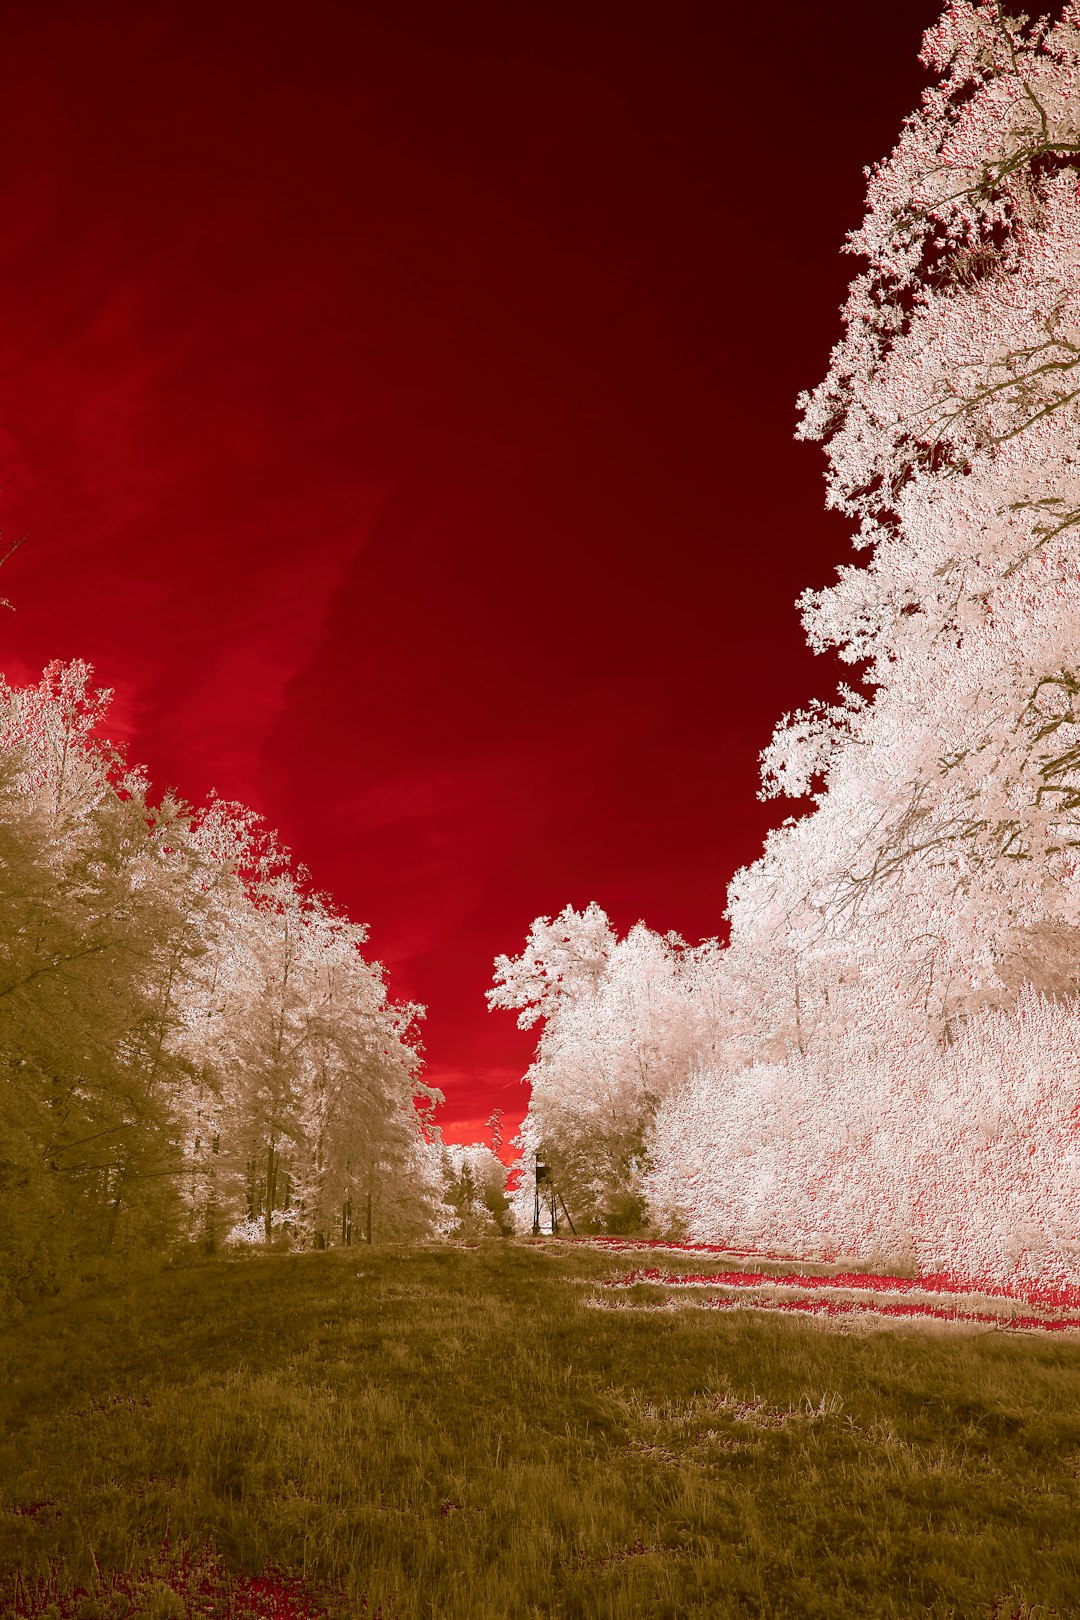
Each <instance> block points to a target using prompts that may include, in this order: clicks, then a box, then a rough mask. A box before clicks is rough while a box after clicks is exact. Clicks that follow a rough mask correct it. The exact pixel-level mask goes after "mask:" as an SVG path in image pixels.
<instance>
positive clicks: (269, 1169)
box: [263, 1142, 277, 1248]
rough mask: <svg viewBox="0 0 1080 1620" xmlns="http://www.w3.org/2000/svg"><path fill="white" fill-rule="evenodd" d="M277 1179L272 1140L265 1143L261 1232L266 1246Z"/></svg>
mask: <svg viewBox="0 0 1080 1620" xmlns="http://www.w3.org/2000/svg"><path fill="white" fill-rule="evenodd" d="M276 1180H277V1155H276V1154H275V1152H274V1144H273V1142H267V1144H266V1208H265V1209H264V1211H263V1232H264V1234H265V1237H266V1246H267V1248H269V1247H270V1239H271V1237H272V1235H273V1230H274V1193H275V1191H276V1188H275V1182H276Z"/></svg>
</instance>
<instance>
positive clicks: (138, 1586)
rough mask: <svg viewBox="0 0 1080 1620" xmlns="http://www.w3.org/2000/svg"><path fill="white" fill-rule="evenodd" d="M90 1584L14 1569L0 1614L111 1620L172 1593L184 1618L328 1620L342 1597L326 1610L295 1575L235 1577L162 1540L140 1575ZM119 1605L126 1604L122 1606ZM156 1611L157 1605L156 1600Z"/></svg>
mask: <svg viewBox="0 0 1080 1620" xmlns="http://www.w3.org/2000/svg"><path fill="white" fill-rule="evenodd" d="M94 1567H95V1570H96V1572H97V1574H96V1579H95V1580H94V1582H93V1584H92V1585H91V1586H74V1587H68V1586H67V1585H66V1583H65V1582H64V1581H63V1580H62V1569H61V1566H60V1564H59V1563H58V1562H57V1561H56V1560H52V1561H51V1562H50V1566H49V1572H48V1574H47V1575H44V1576H40V1577H38V1578H36V1579H32V1580H28V1579H27V1578H26V1577H25V1576H22V1575H21V1574H20V1572H19V1571H15V1573H14V1575H13V1576H7V1577H5V1578H3V1579H0V1609H2V1608H4V1606H5V1604H6V1605H7V1611H6V1612H10V1613H13V1614H14V1615H16V1616H17V1617H18V1620H41V1617H43V1616H45V1615H46V1614H48V1615H50V1616H51V1617H52V1620H86V1617H87V1616H91V1615H92V1616H100V1617H101V1620H111V1616H113V1615H115V1614H119V1613H122V1612H123V1613H126V1612H129V1610H130V1611H131V1612H134V1611H135V1610H137V1609H139V1608H144V1607H145V1606H146V1604H147V1602H148V1601H149V1600H150V1598H151V1595H152V1594H154V1593H157V1594H158V1595H159V1600H160V1596H161V1595H163V1593H172V1594H174V1595H175V1596H176V1597H178V1598H179V1599H180V1600H181V1602H182V1603H183V1604H184V1607H185V1609H186V1611H187V1613H188V1614H189V1615H203V1616H206V1617H207V1620H211V1617H212V1620H330V1616H331V1614H332V1613H335V1612H336V1613H338V1614H341V1613H343V1612H345V1611H344V1608H343V1604H344V1597H343V1595H342V1594H341V1593H335V1594H334V1595H333V1598H332V1599H331V1600H330V1602H331V1607H329V1608H328V1607H327V1605H326V1604H325V1603H323V1602H320V1601H319V1600H318V1599H317V1598H316V1597H315V1595H314V1593H312V1592H311V1591H310V1590H309V1589H308V1588H307V1586H306V1585H305V1583H304V1582H303V1581H301V1580H300V1579H299V1578H297V1577H296V1576H292V1575H285V1574H283V1573H282V1572H281V1571H279V1570H276V1569H272V1568H271V1569H266V1570H264V1571H263V1572H262V1573H261V1574H259V1575H249V1574H245V1573H240V1574H234V1573H232V1572H231V1571H230V1570H228V1569H227V1567H226V1565H225V1562H224V1559H223V1558H222V1557H221V1556H220V1554H218V1553H217V1552H215V1551H214V1550H213V1549H212V1548H210V1547H203V1548H200V1549H199V1550H198V1551H193V1550H192V1548H191V1547H190V1545H189V1544H188V1543H187V1542H186V1541H185V1542H181V1543H180V1545H179V1546H178V1547H177V1548H176V1549H173V1548H171V1547H170V1545H169V1539H168V1537H166V1539H165V1541H164V1542H163V1543H162V1546H161V1550H160V1552H159V1553H158V1555H157V1556H156V1557H155V1558H154V1559H153V1560H152V1561H151V1563H150V1564H149V1565H148V1567H146V1568H144V1569H141V1570H111V1569H105V1570H102V1569H100V1568H98V1565H97V1560H96V1559H95V1560H94ZM118 1599H126V1607H123V1608H122V1607H121V1605H120V1604H119V1603H118V1601H117V1600H118ZM159 1606H160V1602H159ZM348 1613H349V1615H350V1617H352V1616H355V1617H356V1620H392V1614H393V1601H392V1600H391V1601H390V1602H389V1603H388V1604H387V1606H386V1607H385V1609H384V1608H383V1606H382V1605H381V1604H379V1605H378V1606H377V1607H376V1608H374V1609H372V1608H371V1606H370V1604H369V1602H368V1599H367V1598H366V1597H363V1598H360V1599H359V1600H358V1601H357V1602H355V1603H353V1604H352V1605H351V1606H350V1607H349V1609H348Z"/></svg>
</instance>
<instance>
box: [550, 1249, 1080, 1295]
mask: <svg viewBox="0 0 1080 1620" xmlns="http://www.w3.org/2000/svg"><path fill="white" fill-rule="evenodd" d="M579 1241H580V1242H584V1243H588V1244H591V1245H595V1246H597V1247H602V1248H605V1249H609V1250H613V1251H614V1252H615V1253H617V1254H620V1253H629V1252H633V1251H635V1250H641V1249H658V1250H662V1251H664V1252H665V1253H669V1254H717V1255H727V1256H730V1257H731V1258H733V1259H736V1260H758V1261H770V1262H773V1263H777V1262H780V1263H784V1262H786V1263H788V1264H790V1263H792V1260H793V1257H792V1256H791V1255H786V1254H785V1255H776V1254H766V1253H762V1252H760V1251H758V1252H755V1251H754V1250H752V1249H727V1248H724V1246H723V1245H722V1244H718V1243H671V1242H665V1241H664V1240H663V1239H659V1238H643V1239H633V1240H632V1239H629V1238H604V1237H598V1238H584V1239H580V1240H579ZM817 1263H820V1264H823V1265H824V1264H829V1262H828V1261H827V1260H823V1261H821V1262H817ZM639 1276H640V1280H642V1281H645V1280H648V1281H661V1282H666V1283H669V1284H671V1285H672V1286H676V1285H678V1284H679V1283H683V1284H684V1285H685V1284H691V1283H706V1284H707V1283H715V1284H717V1285H719V1284H721V1283H730V1284H731V1285H732V1286H735V1285H737V1284H739V1285H742V1286H746V1285H747V1284H748V1283H752V1284H753V1285H755V1286H758V1285H760V1284H763V1283H773V1284H776V1285H777V1286H780V1287H788V1288H790V1287H812V1288H830V1287H832V1288H868V1289H872V1290H873V1291H875V1292H884V1293H911V1292H916V1293H923V1294H981V1295H982V1296H983V1297H984V1298H988V1299H1009V1300H1018V1301H1020V1302H1022V1303H1024V1304H1027V1305H1036V1306H1042V1307H1044V1308H1048V1309H1051V1310H1078V1309H1080V1287H1077V1286H1076V1285H1075V1284H1072V1285H1069V1284H1064V1283H1062V1284H1058V1285H1047V1284H1039V1283H1029V1282H1025V1281H1018V1282H1017V1284H1016V1285H1015V1286H1012V1287H1010V1286H1007V1285H1006V1284H1004V1283H1001V1282H996V1281H993V1280H992V1279H990V1278H986V1277H959V1276H955V1275H953V1274H952V1273H951V1272H945V1271H935V1272H925V1273H923V1274H922V1275H921V1276H916V1277H894V1276H886V1275H882V1274H879V1273H873V1272H866V1271H845V1272H835V1273H833V1274H832V1275H830V1276H823V1277H818V1276H811V1275H809V1274H807V1273H805V1272H790V1273H786V1274H784V1275H782V1276H781V1275H777V1274H775V1273H771V1272H770V1273H767V1274H766V1273H763V1272H722V1273H715V1274H713V1275H706V1274H701V1275H694V1274H690V1273H687V1274H686V1275H685V1276H682V1277H674V1276H665V1275H663V1274H662V1273H660V1272H656V1273H655V1275H651V1276H649V1277H648V1278H646V1276H645V1274H644V1273H643V1272H642V1273H640V1274H639Z"/></svg>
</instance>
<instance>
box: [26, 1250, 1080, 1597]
mask: <svg viewBox="0 0 1080 1620" xmlns="http://www.w3.org/2000/svg"><path fill="white" fill-rule="evenodd" d="M680 1259H681V1260H682V1261H685V1259H686V1256H681V1257H680V1256H677V1255H673V1254H670V1253H668V1252H666V1251H660V1250H654V1251H650V1252H647V1253H641V1254H634V1253H633V1252H630V1253H627V1252H615V1253H613V1252H611V1251H605V1250H604V1249H602V1248H598V1247H588V1246H585V1245H572V1244H563V1243H556V1242H551V1241H547V1240H542V1239H541V1240H535V1241H533V1242H531V1243H530V1242H504V1243H498V1242H491V1243H487V1244H484V1245H482V1246H476V1247H468V1248H467V1247H451V1246H445V1245H444V1246H441V1247H428V1248H422V1249H384V1248H380V1247H378V1246H376V1247H373V1248H370V1249H368V1248H366V1247H361V1248H353V1249H350V1250H344V1251H340V1250H339V1251H335V1252H332V1253H321V1254H305V1255H280V1256H271V1257H269V1258H258V1259H246V1260H232V1261H215V1262H207V1263H199V1264H193V1265H191V1266H188V1267H179V1268H175V1269H171V1270H166V1271H163V1272H161V1273H159V1274H158V1275H156V1276H147V1277H145V1278H143V1279H142V1280H140V1281H138V1282H129V1283H127V1284H125V1285H123V1286H114V1287H110V1288H106V1289H103V1290H101V1291H99V1292H98V1293H96V1294H93V1295H86V1296H84V1297H82V1298H75V1299H71V1300H68V1301H66V1302H54V1303H52V1304H50V1305H46V1306H40V1307H37V1308H36V1309H34V1310H33V1311H32V1312H30V1313H28V1314H27V1315H26V1316H25V1317H23V1319H22V1320H21V1321H19V1322H17V1323H15V1324H14V1325H11V1326H9V1327H8V1328H7V1330H6V1331H5V1333H4V1335H3V1338H2V1340H0V1372H2V1378H0V1403H2V1407H3V1412H4V1418H5V1423H4V1431H3V1442H2V1450H0V1568H2V1571H3V1588H2V1599H0V1614H2V1615H4V1616H5V1620H6V1616H8V1615H9V1614H12V1613H14V1614H17V1615H24V1614H46V1613H47V1614H51V1615H52V1616H54V1617H55V1616H61V1617H63V1620H67V1616H69V1615H71V1616H81V1617H84V1620H114V1617H117V1620H118V1617H120V1616H125V1615H126V1616H130V1617H134V1616H136V1615H142V1616H146V1617H148V1620H194V1617H195V1616H196V1615H206V1614H220V1615H230V1616H237V1617H238V1616H241V1615H252V1616H254V1615H260V1616H266V1617H278V1620H299V1617H302V1616H308V1615H314V1614H317V1613H320V1612H321V1611H322V1610H323V1609H325V1610H326V1611H328V1612H329V1613H331V1614H333V1615H336V1616H361V1615H364V1616H367V1617H369V1620H374V1617H375V1616H376V1615H379V1614H381V1615H382V1616H383V1617H384V1620H388V1617H390V1616H393V1617H395V1620H473V1617H476V1620H481V1617H483V1620H495V1617H503V1616H506V1617H508V1620H509V1617H517V1616H521V1617H523V1620H524V1617H533V1616H536V1617H540V1616H543V1617H548V1616H551V1617H555V1616H560V1617H561V1616H567V1617H569V1616H604V1617H611V1620H621V1617H626V1616H637V1615H641V1616H650V1617H654V1616H656V1617H660V1616H668V1617H672V1620H674V1617H679V1620H683V1617H688V1616H703V1617H704V1616H709V1617H713V1616H727V1615H731V1616H736V1615H738V1616H743V1615H746V1616H749V1615H760V1616H769V1617H779V1616H814V1615H821V1616H825V1615H828V1616H830V1617H835V1616H846V1615H850V1616H853V1617H854V1616H859V1617H863V1616H869V1615H881V1616H886V1615H895V1616H908V1615H922V1614H927V1615H934V1616H942V1617H944V1616H947V1615H954V1616H957V1617H968V1616H976V1615H979V1616H987V1617H989V1616H997V1617H999V1620H1002V1617H1005V1616H1017V1617H1023V1620H1035V1617H1037V1616H1042V1615H1050V1614H1055V1613H1056V1614H1058V1615H1066V1614H1076V1613H1078V1612H1080V1552H1078V1542H1077V1534H1076V1531H1077V1518H1078V1515H1077V1496H1078V1492H1080V1338H1078V1337H1077V1336H1076V1335H1075V1333H1074V1332H1073V1331H1069V1330H1066V1331H1064V1332H1058V1333H1045V1332H1044V1333H1041V1334H1040V1333H1037V1332H1025V1331H1017V1330H1015V1329H1012V1330H1010V1329H1008V1328H998V1327H996V1326H994V1325H992V1324H991V1325H989V1326H988V1325H987V1324H986V1323H985V1322H977V1323H974V1324H971V1323H969V1324H966V1325H963V1324H961V1325H957V1324H952V1323H949V1324H945V1323H941V1322H936V1321H933V1320H931V1321H930V1322H929V1323H923V1324H916V1323H912V1322H910V1321H901V1320H896V1321H891V1320H889V1319H887V1318H885V1319H882V1318H876V1319H875V1318H871V1317H869V1316H861V1315H860V1316H858V1317H853V1318H844V1317H834V1318H825V1319H819V1318H816V1317H807V1316H806V1315H805V1314H796V1315H794V1316H792V1315H787V1314H784V1313H782V1312H773V1313H771V1314H770V1313H765V1312H760V1311H756V1310H747V1309H733V1310H724V1309H700V1308H694V1304H695V1302H700V1303H704V1296H701V1295H700V1292H699V1293H698V1294H695V1293H694V1291H693V1289H685V1288H684V1289H683V1290H681V1292H680V1291H679V1290H677V1289H675V1290H673V1289H671V1288H666V1287H665V1278H666V1277H668V1276H669V1275H676V1274H678V1275H685V1266H680V1264H679V1261H680ZM742 1264H743V1265H744V1266H745V1265H746V1264H748V1262H742ZM635 1267H637V1268H638V1271H640V1270H641V1269H644V1268H648V1269H649V1276H648V1277H647V1278H646V1279H645V1280H644V1281H642V1280H638V1279H637V1276H636V1273H635V1270H634V1268H635ZM772 1269H773V1271H774V1272H775V1271H777V1270H779V1269H782V1268H778V1267H773V1268H772ZM762 1270H763V1272H765V1273H767V1272H768V1270H769V1268H768V1267H763V1268H762ZM612 1283H615V1284H616V1285H618V1286H616V1287H614V1288H612V1287H610V1286H608V1287H605V1286H604V1285H605V1284H609V1285H610V1284H612ZM677 1294H679V1296H680V1298H679V1303H683V1302H686V1304H687V1308H678V1304H676V1303H675V1300H676V1295H677ZM669 1302H671V1303H669ZM714 1303H715V1300H714ZM598 1306H601V1307H603V1306H608V1307H611V1306H616V1307H617V1308H597V1307H598ZM627 1307H629V1308H627ZM50 1604H52V1607H51V1608H50Z"/></svg>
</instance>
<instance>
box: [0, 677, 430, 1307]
mask: <svg viewBox="0 0 1080 1620" xmlns="http://www.w3.org/2000/svg"><path fill="white" fill-rule="evenodd" d="M108 695H109V694H108V693H105V692H100V691H95V690H94V688H93V686H92V683H91V671H90V669H89V668H88V666H87V665H85V664H83V663H79V662H74V663H69V664H54V665H51V666H50V667H49V669H48V670H47V671H46V672H45V675H44V677H43V679H42V680H41V682H40V683H39V684H38V685H36V686H31V687H27V688H21V689H16V688H12V687H10V686H8V685H6V684H4V683H3V682H0V1066H2V1067H3V1070H4V1085H3V1087H2V1088H0V1099H2V1100H0V1234H2V1239H0V1294H6V1295H7V1296H9V1297H10V1296H17V1297H22V1298H28V1297H31V1296H32V1295H34V1294H36V1293H40V1292H42V1291H44V1290H48V1289H50V1288H53V1287H55V1286H56V1285H57V1284H58V1283H59V1282H60V1281H62V1280H63V1279H64V1278H65V1277H66V1276H68V1275H70V1274H71V1272H72V1271H73V1269H75V1268H77V1267H78V1266H80V1265H83V1264H84V1263H85V1261H86V1260H87V1258H88V1257H91V1256H118V1255H122V1254H124V1253H132V1252H136V1251H139V1250H150V1251H154V1252H163V1251H164V1250H165V1249H166V1248H167V1247H168V1246H169V1245H171V1244H173V1243H175V1242H177V1241H186V1242H195V1243H198V1244H201V1245H203V1246H205V1247H207V1248H210V1249H212V1248H214V1247H215V1246H216V1245H218V1244H220V1243H221V1242H222V1241H223V1240H224V1239H225V1238H226V1236H227V1235H229V1234H233V1235H240V1236H247V1237H248V1238H249V1239H251V1238H258V1239H261V1240H262V1241H263V1242H266V1243H269V1242H271V1241H278V1240H281V1241H288V1240H289V1239H290V1238H291V1239H292V1240H293V1241H298V1242H301V1243H305V1244H309V1245H314V1246H322V1245H328V1244H334V1243H338V1242H341V1241H343V1240H346V1241H347V1240H348V1239H349V1238H350V1237H353V1236H359V1235H361V1232H362V1231H363V1228H364V1226H365V1223H366V1217H367V1209H368V1203H369V1200H370V1205H371V1208H372V1209H373V1219H374V1221H375V1225H376V1230H377V1233H378V1235H379V1236H380V1237H382V1238H396V1239H405V1238H409V1237H412V1236H416V1235H420V1234H424V1233H430V1232H432V1231H435V1230H439V1229H442V1230H446V1229H447V1228H448V1225H449V1227H451V1228H452V1226H453V1215H452V1212H448V1210H447V1207H446V1206H445V1205H444V1203H443V1193H444V1191H445V1190H446V1185H447V1182H446V1176H445V1175H444V1167H443V1149H442V1146H441V1143H440V1141H439V1137H438V1132H437V1130H435V1129H434V1128H432V1127H431V1125H430V1110H431V1108H432V1107H433V1105H434V1104H435V1103H437V1102H439V1101H441V1100H442V1098H441V1094H440V1093H438V1092H437V1091H434V1090H432V1089H431V1088H430V1087H428V1086H426V1085H425V1084H424V1082H423V1081H422V1080H421V1078H420V1059H419V1057H418V1054H417V1049H416V1039H415V1034H414V1031H415V1026H416V1019H417V1017H418V1015H419V1014H420V1013H421V1012H422V1009H420V1008H417V1007H415V1006H411V1005H404V1006H399V1005H395V1004H394V1003H393V1002H392V1001H391V1000H390V999H389V998H388V995H387V991H386V986H385V983H384V979H383V973H382V969H381V967H380V966H379V964H378V963H374V962H370V961H368V960H367V959H366V958H365V957H364V955H363V953H362V947H363V945H364V940H365V930H364V929H363V928H362V927H359V926H357V925H356V924H354V923H352V922H350V921H349V920H348V919H347V918H346V917H344V916H342V915H341V914H340V912H338V911H337V910H336V909H335V908H334V907H333V905H332V904H331V903H330V902H329V901H328V900H327V899H326V898H325V897H324V896H321V895H319V894H316V893H314V892H313V891H312V889H311V887H310V885H309V883H308V882H307V881H306V874H305V873H304V872H303V870H302V869H297V868H295V867H294V866H293V865H292V863H291V862H290V859H289V857H288V854H287V852H286V851H285V850H283V849H282V847H281V846H280V844H279V843H278V842H277V840H276V838H275V837H274V836H273V835H272V834H270V833H268V832H267V831H266V830H265V829H264V828H263V827H262V826H261V824H260V822H259V819H258V818H257V817H256V816H255V815H253V814H252V813H251V812H250V811H248V810H245V809H244V808H243V807H242V806H240V805H236V804H227V803H224V802H221V801H220V800H215V801H213V802H212V803H211V804H210V805H209V806H208V807H206V808H204V809H202V810H199V811H195V810H193V809H191V807H189V806H187V805H184V804H182V803H181V802H179V801H178V800H176V799H175V798H173V797H171V796H166V797H165V798H163V799H159V800H156V801H155V800H153V799H152V798H151V795H150V790H149V784H148V782H147V780H146V777H145V775H144V773H143V772H141V771H140V770H137V769H132V768H130V767H129V766H128V765H127V764H126V763H125V761H124V759H123V757H122V756H121V754H120V753H119V752H118V751H117V750H116V749H115V748H114V747H112V746H111V745H110V744H109V743H108V742H106V741H104V740H103V739H102V737H101V734H100V730H101V723H102V720H103V716H104V711H105V708H106V704H107V700H108ZM425 1122H426V1123H425ZM365 1235H366V1234H365Z"/></svg>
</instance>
